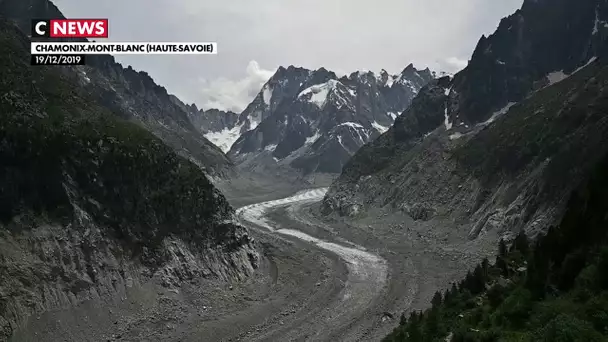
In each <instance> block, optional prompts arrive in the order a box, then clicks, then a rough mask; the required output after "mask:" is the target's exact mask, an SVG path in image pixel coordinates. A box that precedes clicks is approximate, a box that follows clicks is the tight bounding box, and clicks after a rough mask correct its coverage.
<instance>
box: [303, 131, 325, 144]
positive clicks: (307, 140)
mask: <svg viewBox="0 0 608 342" xmlns="http://www.w3.org/2000/svg"><path fill="white" fill-rule="evenodd" d="M320 137H321V134H319V131H317V132H316V133H315V134H314V135H313V136H311V137H308V138H306V141H305V142H304V144H305V145H312V144H314V143H315V141H317V139H319V138H320Z"/></svg>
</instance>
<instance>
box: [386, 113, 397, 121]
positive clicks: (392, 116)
mask: <svg viewBox="0 0 608 342" xmlns="http://www.w3.org/2000/svg"><path fill="white" fill-rule="evenodd" d="M386 114H388V116H390V117H391V119H393V121H395V119H397V116H398V115H397V114H395V113H393V112H388V113H386Z"/></svg>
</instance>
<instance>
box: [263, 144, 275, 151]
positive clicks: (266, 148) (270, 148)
mask: <svg viewBox="0 0 608 342" xmlns="http://www.w3.org/2000/svg"><path fill="white" fill-rule="evenodd" d="M276 148H277V144H273V145H268V146H266V147H265V148H264V150H265V151H271V152H273V151H274V150H275V149H276Z"/></svg>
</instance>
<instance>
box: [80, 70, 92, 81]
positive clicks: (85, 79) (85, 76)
mask: <svg viewBox="0 0 608 342" xmlns="http://www.w3.org/2000/svg"><path fill="white" fill-rule="evenodd" d="M81 73H82V79H84V81H85V82H86V83H91V79H90V78H89V75H87V73H86V71H81Z"/></svg>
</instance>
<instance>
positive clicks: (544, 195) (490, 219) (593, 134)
mask: <svg viewBox="0 0 608 342" xmlns="http://www.w3.org/2000/svg"><path fill="white" fill-rule="evenodd" d="M606 20H608V5H607V4H606V3H605V2H604V1H599V0H596V1H587V2H585V3H584V4H582V3H580V2H578V1H574V0H560V1H551V2H549V1H537V0H535V1H532V0H526V1H525V2H524V4H523V6H522V8H521V9H520V10H518V11H517V12H516V13H515V14H513V15H511V16H509V17H508V18H505V19H503V20H502V21H501V23H500V25H499V26H498V29H497V30H496V32H495V33H494V34H493V35H491V36H490V37H482V39H481V40H480V41H479V44H478V46H477V48H476V49H475V52H474V53H473V56H472V59H471V61H470V63H469V65H468V67H467V68H465V69H464V70H463V71H461V72H460V73H458V74H456V75H455V76H454V78H452V79H450V78H443V79H440V80H438V81H437V82H433V83H432V84H430V85H429V86H427V87H426V88H425V89H423V90H422V91H421V92H420V94H419V95H418V97H417V98H416V99H414V100H413V102H412V105H411V106H410V108H409V109H408V110H407V111H406V112H405V113H404V114H403V115H402V116H401V117H400V118H399V119H398V120H397V121H396V122H395V124H394V126H393V127H391V129H390V130H389V131H388V132H387V133H385V134H384V135H383V136H381V137H380V138H378V139H377V140H376V141H374V142H373V143H371V144H368V145H366V146H365V147H364V148H362V149H361V150H360V151H359V152H358V153H357V154H356V155H355V156H354V157H353V158H352V159H351V160H350V161H349V163H348V164H347V165H346V167H345V168H344V170H343V172H342V174H341V175H340V177H339V178H338V179H337V180H336V182H335V183H334V184H333V185H332V186H331V189H330V190H329V192H328V194H327V196H326V197H325V199H324V203H323V212H324V213H325V214H331V213H338V214H340V215H353V216H354V215H364V212H365V211H366V210H367V209H369V208H370V207H385V208H390V209H391V210H403V211H405V212H407V213H409V214H410V216H412V217H413V218H415V219H419V220H440V221H442V222H453V223H456V222H457V223H458V226H464V227H468V229H470V230H469V231H467V232H463V233H464V234H467V233H468V234H469V235H470V237H471V238H474V237H476V236H478V235H479V234H481V233H484V232H486V231H493V232H498V233H509V232H510V231H517V230H519V229H521V228H525V229H528V230H530V231H536V230H540V229H542V228H544V227H546V226H547V225H548V224H550V223H552V222H555V220H556V219H558V217H559V216H560V212H561V208H562V207H563V205H564V201H565V198H567V196H568V194H569V192H570V191H571V190H572V188H573V186H575V185H576V184H577V181H578V180H580V179H581V178H582V177H584V175H585V174H586V172H587V170H588V169H589V168H590V167H592V166H593V165H594V163H595V162H596V160H597V158H598V156H600V155H602V153H603V152H604V151H605V150H606V149H607V147H608V144H607V142H608V141H607V140H608V122H607V117H606V115H605V110H606V108H607V107H606V106H607V103H606V101H605V99H606V95H607V93H606V92H607V91H608V89H607V88H606V77H607V76H608V74H607V71H608V70H607V69H606V67H605V57H604V56H605V49H606V44H605V40H606V37H607V34H608V31H607V30H608V28H607V27H608V25H607V24H606ZM463 223H465V224H464V225H463ZM455 226H456V225H455Z"/></svg>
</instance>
